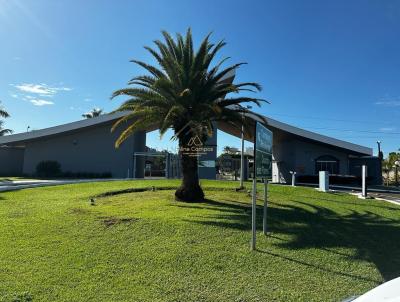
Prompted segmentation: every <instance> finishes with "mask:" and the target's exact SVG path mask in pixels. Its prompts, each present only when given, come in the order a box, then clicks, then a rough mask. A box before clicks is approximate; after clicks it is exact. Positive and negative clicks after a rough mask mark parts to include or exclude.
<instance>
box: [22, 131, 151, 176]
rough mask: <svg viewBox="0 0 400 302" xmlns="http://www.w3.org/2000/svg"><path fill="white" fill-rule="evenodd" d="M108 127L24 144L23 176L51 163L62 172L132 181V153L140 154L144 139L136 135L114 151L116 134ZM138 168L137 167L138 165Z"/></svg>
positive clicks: (144, 142) (142, 136)
mask: <svg viewBox="0 0 400 302" xmlns="http://www.w3.org/2000/svg"><path fill="white" fill-rule="evenodd" d="M110 129H111V124H103V125H96V126H95V127H91V128H85V129H81V130H79V131H78V132H75V133H67V134H62V135H58V136H54V137H48V138H42V139H39V140H36V141H31V142H27V143H26V150H25V157H24V163H23V172H24V173H25V174H34V173H35V171H36V166H37V164H38V163H39V162H40V161H43V160H55V161H58V162H59V163H60V164H61V169H62V171H63V172H67V171H69V172H73V173H77V172H90V173H104V172H110V173H111V174H112V177H117V178H125V177H128V173H129V177H132V174H133V172H132V171H133V152H134V151H135V150H136V151H143V150H144V148H145V144H146V136H145V135H143V134H140V135H138V134H136V135H134V136H132V137H130V138H128V139H127V140H126V141H125V142H124V143H123V144H122V145H121V146H120V147H119V148H118V149H115V147H114V143H115V141H116V139H117V138H118V135H119V132H114V133H111V132H110ZM139 166H140V163H139Z"/></svg>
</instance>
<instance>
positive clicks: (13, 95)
mask: <svg viewBox="0 0 400 302" xmlns="http://www.w3.org/2000/svg"><path fill="white" fill-rule="evenodd" d="M10 96H11V97H12V98H14V99H18V94H16V93H10Z"/></svg>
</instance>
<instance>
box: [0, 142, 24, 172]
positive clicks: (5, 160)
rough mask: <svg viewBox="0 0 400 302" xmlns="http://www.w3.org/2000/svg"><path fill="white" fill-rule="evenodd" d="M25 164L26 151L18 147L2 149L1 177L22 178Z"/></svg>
mask: <svg viewBox="0 0 400 302" xmlns="http://www.w3.org/2000/svg"><path fill="white" fill-rule="evenodd" d="M23 163H24V149H23V148H18V147H1V148H0V175H1V176H21V175H22V167H23Z"/></svg>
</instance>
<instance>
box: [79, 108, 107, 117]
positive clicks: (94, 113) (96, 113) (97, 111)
mask: <svg viewBox="0 0 400 302" xmlns="http://www.w3.org/2000/svg"><path fill="white" fill-rule="evenodd" d="M102 113H103V109H100V108H93V109H92V110H91V111H90V112H86V113H84V114H82V117H84V118H93V117H97V116H100V115H101V114H102Z"/></svg>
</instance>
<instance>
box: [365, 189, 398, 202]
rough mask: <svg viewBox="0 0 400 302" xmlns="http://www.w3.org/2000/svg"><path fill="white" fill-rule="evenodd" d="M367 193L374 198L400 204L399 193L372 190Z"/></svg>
mask: <svg viewBox="0 0 400 302" xmlns="http://www.w3.org/2000/svg"><path fill="white" fill-rule="evenodd" d="M368 194H369V195H371V196H372V197H374V198H377V199H384V200H388V201H391V202H395V203H397V204H398V205H400V193H373V192H371V193H368Z"/></svg>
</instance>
